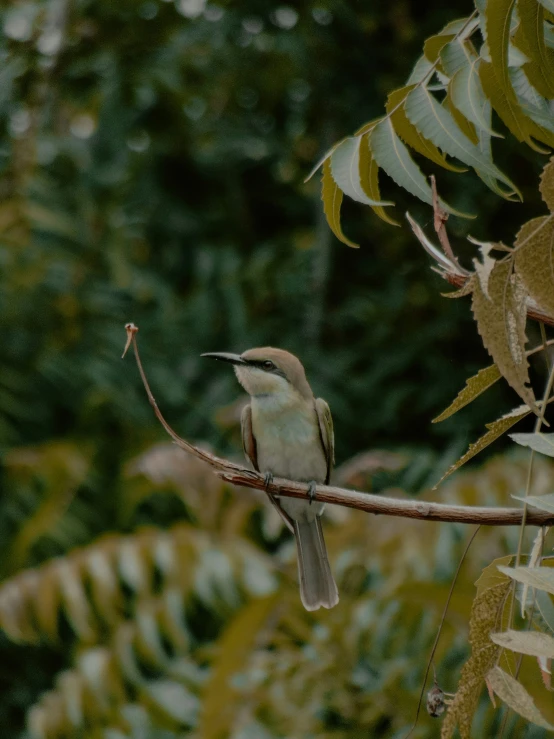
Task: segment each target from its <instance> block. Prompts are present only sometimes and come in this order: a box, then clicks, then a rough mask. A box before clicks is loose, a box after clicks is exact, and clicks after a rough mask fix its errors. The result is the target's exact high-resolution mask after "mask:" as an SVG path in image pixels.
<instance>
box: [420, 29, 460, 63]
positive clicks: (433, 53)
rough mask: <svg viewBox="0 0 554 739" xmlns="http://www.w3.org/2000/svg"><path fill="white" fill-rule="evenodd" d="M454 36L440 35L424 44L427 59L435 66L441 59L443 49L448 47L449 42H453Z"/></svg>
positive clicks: (432, 37) (431, 37)
mask: <svg viewBox="0 0 554 739" xmlns="http://www.w3.org/2000/svg"><path fill="white" fill-rule="evenodd" d="M453 38H454V34H453V33H451V34H448V35H442V34H440V33H438V34H436V35H435V36H429V38H428V39H427V40H426V41H425V43H424V44H423V53H424V54H425V57H426V58H427V59H428V60H429V61H430V62H431V63H432V64H434V63H435V62H436V61H437V59H438V58H439V54H440V52H441V49H442V48H443V47H444V46H446V44H447V43H448V42H449V41H452V39H453Z"/></svg>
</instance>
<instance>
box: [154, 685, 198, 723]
mask: <svg viewBox="0 0 554 739" xmlns="http://www.w3.org/2000/svg"><path fill="white" fill-rule="evenodd" d="M141 693H142V696H141V697H142V698H143V700H145V702H146V703H147V704H149V705H150V706H151V707H152V708H154V710H155V711H156V712H160V713H161V714H162V715H163V716H164V717H165V718H167V719H169V720H170V721H172V722H175V723H176V724H177V725H179V726H195V725H196V719H197V715H198V711H199V709H200V704H199V701H198V698H197V697H196V696H195V695H193V694H192V693H191V692H190V691H189V690H187V688H186V687H185V686H184V685H182V684H181V683H178V682H175V681H174V680H167V679H159V680H149V681H148V682H147V683H145V684H144V685H143V686H142V688H141Z"/></svg>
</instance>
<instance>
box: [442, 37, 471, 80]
mask: <svg viewBox="0 0 554 739" xmlns="http://www.w3.org/2000/svg"><path fill="white" fill-rule="evenodd" d="M475 57H476V53H475V51H474V49H473V47H472V46H471V45H470V44H469V43H468V42H466V41H463V40H462V39H460V38H456V39H454V40H453V41H450V42H449V43H448V44H446V45H445V46H443V48H442V49H441V50H440V60H441V64H442V68H443V69H444V71H445V73H446V75H447V76H448V77H450V78H452V77H454V75H455V74H456V73H457V72H458V71H459V70H460V69H462V68H463V67H467V65H468V63H469V61H470V60H471V59H473V58H475Z"/></svg>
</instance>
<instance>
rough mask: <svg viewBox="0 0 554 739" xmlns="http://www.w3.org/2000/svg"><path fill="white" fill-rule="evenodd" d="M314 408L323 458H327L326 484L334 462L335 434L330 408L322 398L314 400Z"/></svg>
mask: <svg viewBox="0 0 554 739" xmlns="http://www.w3.org/2000/svg"><path fill="white" fill-rule="evenodd" d="M315 410H316V413H317V420H318V422H319V438H320V439H321V443H322V444H323V450H324V451H325V458H326V459H327V477H326V478H325V484H326V485H328V484H329V478H330V477H331V470H332V469H333V465H334V464H335V434H334V433H333V417H332V416H331V409H330V408H329V406H328V405H327V403H326V401H325V400H323V398H317V400H316V401H315Z"/></svg>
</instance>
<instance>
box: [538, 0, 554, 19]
mask: <svg viewBox="0 0 554 739" xmlns="http://www.w3.org/2000/svg"><path fill="white" fill-rule="evenodd" d="M538 2H539V3H540V4H541V5H542V7H543V8H544V9H545V10H548V12H549V13H552V14H553V15H554V0H538Z"/></svg>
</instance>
